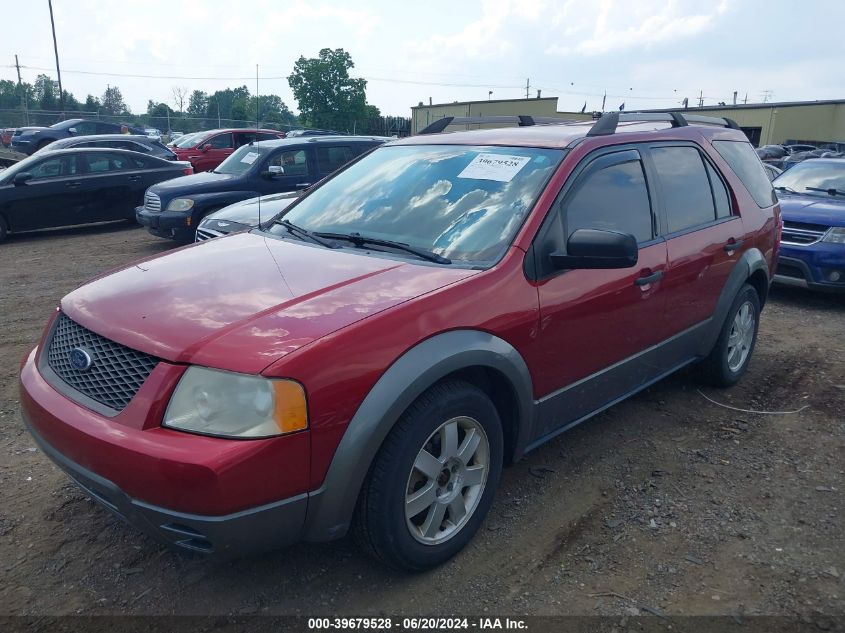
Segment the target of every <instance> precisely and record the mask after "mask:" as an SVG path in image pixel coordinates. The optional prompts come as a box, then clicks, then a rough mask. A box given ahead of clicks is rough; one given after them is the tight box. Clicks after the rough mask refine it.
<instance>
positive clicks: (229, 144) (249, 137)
mask: <svg viewBox="0 0 845 633" xmlns="http://www.w3.org/2000/svg"><path fill="white" fill-rule="evenodd" d="M280 138H285V133H284V132H277V131H275V130H244V129H238V128H236V129H231V130H210V131H208V132H203V133H201V134H197V135H196V136H192V137H191V138H190V139H186V140H185V141H184V143H178V142H177V143H176V145H175V146H174V147H172V148H171V149H173V151H174V152H175V153H176V159H177V160H186V161H189V162H190V163H191V165H193V166H194V171H195V172H201V171H211V170H212V169H214V168H215V167H217V166H218V165H219V164H220V163H222V162H223V161H224V160H226V158H227V157H228V156H229V154H231V153H232V152H234V151H235V150H236V149H238V148H239V147H240V146H241V145H249V144H250V143H252V142H254V141H275V140H278V139H280Z"/></svg>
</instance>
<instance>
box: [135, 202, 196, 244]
mask: <svg viewBox="0 0 845 633" xmlns="http://www.w3.org/2000/svg"><path fill="white" fill-rule="evenodd" d="M135 219H136V220H137V221H138V224H141V225H142V226H144V227H146V229H147V230H148V231H149V232H150V233H152V234H153V235H156V236H158V237H166V238H169V239H171V240H178V241H180V242H190V241H193V239H194V235H195V234H196V227H195V226H193V220H192V217H191V214H190V213H175V212H173V211H161V212H152V211H148V210H147V209H146V208H144V207H135Z"/></svg>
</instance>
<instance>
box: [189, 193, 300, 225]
mask: <svg viewBox="0 0 845 633" xmlns="http://www.w3.org/2000/svg"><path fill="white" fill-rule="evenodd" d="M298 198H299V194H298V193H296V192H294V193H291V192H287V193H274V194H272V195H269V196H259V197H257V198H250V199H249V200H244V201H242V202H236V203H235V204H230V205H229V206H228V207H223V208H222V209H220V210H219V211H215V212H214V213H211V214H209V215H207V216H205V220H204V221H207V220H223V221H226V222H237V223H238V224H243V225H246V226H258V211H259V201H260V203H261V219H262V220H264V221H267V220H269V219H270V218H272V217H274V216H276V215H277V214H279V213H281V212H282V211H284V210H285V209H287V208H288V207H289V206H290V205H291V203H292V202H293V201H294V200H297V199H298Z"/></svg>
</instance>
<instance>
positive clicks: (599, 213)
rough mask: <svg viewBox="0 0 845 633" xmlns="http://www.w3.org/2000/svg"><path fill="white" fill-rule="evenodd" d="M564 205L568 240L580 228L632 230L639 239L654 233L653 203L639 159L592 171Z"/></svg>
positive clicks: (646, 237)
mask: <svg viewBox="0 0 845 633" xmlns="http://www.w3.org/2000/svg"><path fill="white" fill-rule="evenodd" d="M564 207H565V213H566V239H567V240H568V239H569V236H571V235H572V233H573V232H574V231H576V230H577V229H600V230H603V231H620V232H622V233H630V234H631V235H633V236H634V237H636V238H637V241H638V242H646V241H648V240H650V239H651V238H652V237H653V236H652V220H651V204H650V203H649V198H648V189H647V187H646V183H645V174H644V173H643V167H642V163H641V162H640V161H639V160H632V161H628V162H624V163H617V164H615V165H610V166H608V167H604V168H602V169H599V170H598V171H593V172H592V173H589V174H588V175H587V176H586V177H585V178H584V179H583V180H582V181H581V183H580V184H579V185H578V186H577V189H576V190H575V192H574V194H573V195H571V197H570V198H569V200H568V201H567V202H565V203H564Z"/></svg>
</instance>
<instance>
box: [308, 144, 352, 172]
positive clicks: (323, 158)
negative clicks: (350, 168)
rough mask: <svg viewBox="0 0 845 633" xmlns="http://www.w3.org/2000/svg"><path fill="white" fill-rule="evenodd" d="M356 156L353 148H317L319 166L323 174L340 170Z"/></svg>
mask: <svg viewBox="0 0 845 633" xmlns="http://www.w3.org/2000/svg"><path fill="white" fill-rule="evenodd" d="M354 156H355V152H353V151H352V148H351V147H326V146H324V145H323V146H318V147H317V165H318V166H319V169H320V173H321V174H330V173H332V172H333V171H336V170H338V169H340V168H341V167H343V166H344V165H345V164H346V163H348V162H349V161H350V160H352V158H353V157H354Z"/></svg>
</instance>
